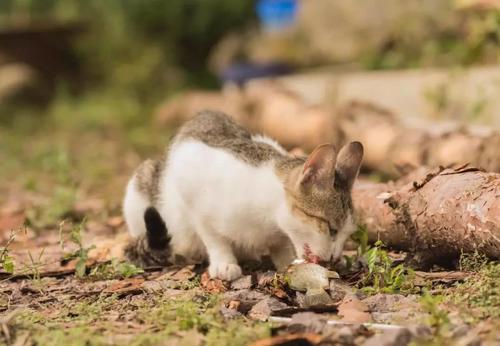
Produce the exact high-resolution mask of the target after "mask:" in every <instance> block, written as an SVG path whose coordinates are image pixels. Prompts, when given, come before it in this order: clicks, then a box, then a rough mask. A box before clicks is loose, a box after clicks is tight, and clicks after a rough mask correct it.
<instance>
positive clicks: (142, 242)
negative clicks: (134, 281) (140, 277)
mask: <svg viewBox="0 0 500 346" xmlns="http://www.w3.org/2000/svg"><path fill="white" fill-rule="evenodd" d="M124 253H125V256H126V257H127V259H128V260H129V261H130V262H132V263H133V264H135V265H137V266H140V267H142V268H147V267H154V266H162V267H164V266H168V265H170V264H172V263H171V261H170V256H171V251H170V246H168V247H167V248H166V249H161V250H155V249H151V248H150V247H149V245H148V241H147V239H146V236H145V235H142V236H140V237H139V238H137V239H134V240H133V241H131V242H130V243H129V244H127V246H126V247H125V249H124Z"/></svg>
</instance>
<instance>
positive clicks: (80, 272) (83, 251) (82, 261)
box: [59, 219, 95, 278]
mask: <svg viewBox="0 0 500 346" xmlns="http://www.w3.org/2000/svg"><path fill="white" fill-rule="evenodd" d="M85 221H86V220H85V219H83V220H82V222H81V223H79V224H78V225H73V227H71V230H70V232H69V240H70V241H71V242H72V243H73V244H76V245H77V246H78V249H77V250H76V251H74V252H70V253H66V254H65V255H64V256H63V258H62V262H68V261H70V260H72V259H77V262H76V264H75V273H76V276H77V277H79V278H83V277H84V276H85V274H86V271H87V260H88V257H89V251H90V250H92V249H94V248H95V245H92V246H90V247H84V246H83V242H82V230H83V229H84V228H85ZM64 225H65V222H64V221H63V222H61V224H60V225H59V239H60V240H59V242H60V245H61V249H63V250H64V238H63V232H64Z"/></svg>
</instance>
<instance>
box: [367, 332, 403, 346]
mask: <svg viewBox="0 0 500 346" xmlns="http://www.w3.org/2000/svg"><path fill="white" fill-rule="evenodd" d="M411 338H412V336H411V333H410V331H409V330H408V329H407V328H401V329H396V330H386V331H384V332H382V333H380V334H376V335H375V336H373V337H371V338H370V339H368V340H367V341H366V342H365V343H364V344H363V346H381V345H383V346H406V345H408V344H409V343H410V341H411Z"/></svg>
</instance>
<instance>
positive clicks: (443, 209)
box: [353, 168, 500, 266]
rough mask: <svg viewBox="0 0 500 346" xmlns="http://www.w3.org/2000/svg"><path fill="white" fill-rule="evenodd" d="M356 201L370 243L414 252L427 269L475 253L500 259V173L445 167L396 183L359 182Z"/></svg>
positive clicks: (355, 193)
mask: <svg viewBox="0 0 500 346" xmlns="http://www.w3.org/2000/svg"><path fill="white" fill-rule="evenodd" d="M427 177H431V178H430V179H428V178H427ZM415 182H419V183H417V184H415ZM353 201H354V205H355V209H356V211H357V213H358V219H359V222H361V223H363V224H365V225H366V226H367V229H368V232H369V238H370V240H372V241H375V240H377V239H380V240H382V241H383V242H384V243H385V244H386V245H388V246H389V247H392V248H395V249H400V250H406V251H410V252H411V253H413V254H414V255H415V260H417V262H418V263H420V264H422V265H424V266H425V264H432V263H442V264H446V263H450V261H451V260H456V259H457V258H458V257H459V256H460V254H461V253H462V252H474V251H476V250H477V251H479V252H480V253H483V254H485V255H486V256H488V257H490V258H493V259H498V258H500V174H496V173H486V172H482V171H479V170H472V169H469V168H467V169H465V168H461V169H459V170H452V169H444V170H441V169H440V170H439V171H438V172H434V173H432V174H430V175H429V173H427V174H426V173H423V174H422V172H420V173H419V177H417V176H415V175H412V179H408V177H406V178H403V179H401V181H400V182H395V183H394V182H390V183H385V184H380V183H371V182H366V181H364V182H363V181H359V182H358V183H357V184H356V185H355V187H354V189H353Z"/></svg>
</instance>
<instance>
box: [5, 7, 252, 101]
mask: <svg viewBox="0 0 500 346" xmlns="http://www.w3.org/2000/svg"><path fill="white" fill-rule="evenodd" d="M253 6H254V2H253V1H251V0H243V1H233V0H210V1H205V0H168V1H163V0H150V1H142V0H128V1H122V0H107V1H101V0H4V1H2V2H0V25H8V24H12V23H16V22H20V21H21V22H32V23H38V22H73V21H77V22H83V23H84V24H85V26H86V31H85V32H84V33H83V34H82V35H79V42H78V45H77V49H76V52H74V54H75V56H76V59H77V60H78V61H79V62H80V64H81V65H82V69H83V71H84V72H85V74H86V75H87V76H89V78H88V79H89V81H90V82H99V83H104V84H106V85H113V86H115V87H117V88H120V89H122V90H132V91H133V92H134V93H135V94H136V95H137V96H138V97H139V98H141V99H142V100H147V99H151V98H152V97H153V98H154V97H158V96H163V95H164V94H165V92H168V90H172V89H177V88H178V87H181V86H183V85H185V84H191V83H194V84H197V85H200V84H201V85H214V80H213V76H210V74H209V73H208V70H207V68H206V62H207V57H208V56H209V52H210V50H211V48H212V47H213V46H214V45H215V44H216V43H217V42H218V40H219V39H220V38H221V37H222V35H224V34H225V33H226V32H227V31H228V30H233V29H239V28H243V27H245V26H246V25H247V24H248V23H249V22H251V21H252V20H253V19H254V15H253V13H254V10H253Z"/></svg>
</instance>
